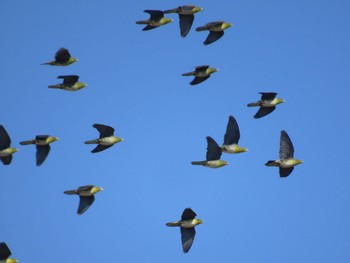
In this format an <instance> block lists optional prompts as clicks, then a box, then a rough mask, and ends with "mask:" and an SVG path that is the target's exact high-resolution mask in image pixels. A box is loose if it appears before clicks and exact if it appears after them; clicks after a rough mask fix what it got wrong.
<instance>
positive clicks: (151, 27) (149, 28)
mask: <svg viewBox="0 0 350 263" xmlns="http://www.w3.org/2000/svg"><path fill="white" fill-rule="evenodd" d="M155 28H157V27H156V26H151V25H147V26H145V27H144V28H142V30H143V31H147V30H151V29H155Z"/></svg>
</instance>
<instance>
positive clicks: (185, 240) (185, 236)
mask: <svg viewBox="0 0 350 263" xmlns="http://www.w3.org/2000/svg"><path fill="white" fill-rule="evenodd" d="M195 236H196V230H195V229H194V227H191V228H183V227H181V243H182V251H183V252H184V253H187V252H188V251H189V250H190V248H191V246H192V244H193V241H194V237H195Z"/></svg>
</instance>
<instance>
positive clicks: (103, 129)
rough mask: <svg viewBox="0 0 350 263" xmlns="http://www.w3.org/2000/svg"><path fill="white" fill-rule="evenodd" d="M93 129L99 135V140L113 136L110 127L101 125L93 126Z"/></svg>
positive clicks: (112, 130) (112, 129)
mask: <svg viewBox="0 0 350 263" xmlns="http://www.w3.org/2000/svg"><path fill="white" fill-rule="evenodd" d="M93 127H94V128H96V129H97V130H98V132H99V133H100V138H103V137H109V136H112V135H113V134H114V128H112V127H111V126H107V125H103V124H94V125H93Z"/></svg>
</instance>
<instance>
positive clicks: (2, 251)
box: [0, 242, 11, 260]
mask: <svg viewBox="0 0 350 263" xmlns="http://www.w3.org/2000/svg"><path fill="white" fill-rule="evenodd" d="M9 256H11V251H10V249H9V248H8V246H7V245H6V243H5V242H1V243H0V260H5V259H7V258H8V257H9Z"/></svg>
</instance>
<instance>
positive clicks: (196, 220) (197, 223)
mask: <svg viewBox="0 0 350 263" xmlns="http://www.w3.org/2000/svg"><path fill="white" fill-rule="evenodd" d="M203 223H204V221H203V220H202V219H198V218H195V219H193V220H192V224H194V225H195V226H196V225H199V224H203Z"/></svg>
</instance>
